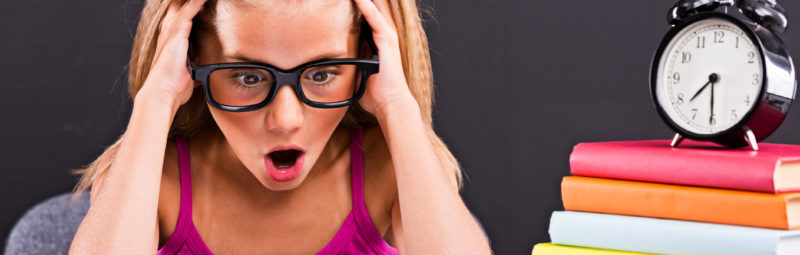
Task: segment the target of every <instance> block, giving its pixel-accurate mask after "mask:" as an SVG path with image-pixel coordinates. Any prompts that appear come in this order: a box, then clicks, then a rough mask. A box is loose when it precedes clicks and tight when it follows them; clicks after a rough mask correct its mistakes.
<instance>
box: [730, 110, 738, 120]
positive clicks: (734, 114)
mask: <svg viewBox="0 0 800 255" xmlns="http://www.w3.org/2000/svg"><path fill="white" fill-rule="evenodd" d="M738 118H739V115H737V114H736V110H731V121H736V119H738Z"/></svg>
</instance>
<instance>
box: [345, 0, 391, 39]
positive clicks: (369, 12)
mask: <svg viewBox="0 0 800 255" xmlns="http://www.w3.org/2000/svg"><path fill="white" fill-rule="evenodd" d="M354 1H355V2H356V6H358V9H359V10H360V11H361V14H363V15H364V19H366V20H367V23H369V26H370V27H371V28H372V33H374V34H380V35H389V34H393V33H394V29H392V28H391V27H390V26H389V24H388V23H387V22H386V19H385V18H384V17H383V14H381V12H380V11H379V10H378V8H377V7H376V6H375V4H373V3H372V1H370V0H354Z"/></svg>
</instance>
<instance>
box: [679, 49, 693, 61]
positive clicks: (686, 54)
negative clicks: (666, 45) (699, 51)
mask: <svg viewBox="0 0 800 255" xmlns="http://www.w3.org/2000/svg"><path fill="white" fill-rule="evenodd" d="M681 56H682V58H681V64H688V63H689V62H692V53H691V52H688V51H684V52H683V53H682V54H681Z"/></svg>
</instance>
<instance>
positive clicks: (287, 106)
mask: <svg viewBox="0 0 800 255" xmlns="http://www.w3.org/2000/svg"><path fill="white" fill-rule="evenodd" d="M353 11H354V10H353V6H352V3H351V2H350V1H348V0H320V1H280V0H277V1H276V0H272V1H264V3H258V2H255V3H250V4H242V3H238V1H219V2H218V4H217V6H216V19H215V21H214V24H213V25H214V27H215V28H216V33H204V34H201V35H200V37H199V44H200V45H195V47H196V48H197V49H198V50H197V58H196V60H195V61H196V62H197V64H198V65H208V64H215V63H228V62H260V63H265V64H269V65H272V66H275V67H277V68H280V69H283V70H289V69H292V68H294V67H296V66H299V65H301V64H304V63H307V62H310V61H314V60H319V59H336V58H355V57H356V56H357V55H358V54H357V53H358V39H359V38H358V31H357V30H355V29H354V24H353ZM209 109H210V112H211V115H212V116H213V118H214V120H215V121H216V123H217V125H218V126H219V128H220V130H221V131H222V134H223V135H224V136H225V138H226V140H227V141H228V144H229V145H230V147H231V149H232V150H233V152H234V154H235V155H236V156H237V157H238V160H240V161H241V162H242V164H243V165H244V166H245V167H247V169H248V170H249V171H250V172H251V173H252V174H253V175H254V176H255V177H256V178H257V179H258V180H259V182H261V184H262V185H264V186H265V187H267V188H268V189H271V190H290V189H294V188H296V187H298V186H299V185H300V184H301V183H302V182H303V181H304V180H305V179H306V177H307V176H308V174H309V172H310V171H311V169H312V167H313V166H314V165H315V163H317V159H318V158H319V156H320V154H321V153H322V151H323V149H324V148H325V146H326V144H327V143H328V140H329V139H330V137H331V134H332V133H333V131H334V130H335V129H336V127H337V126H338V124H339V122H340V121H341V120H342V118H343V117H344V115H345V113H346V111H347V107H340V108H332V109H323V108H313V107H310V106H308V105H305V104H304V103H303V102H302V101H300V99H299V98H298V96H297V95H296V94H295V92H294V90H293V89H292V87H291V86H280V89H279V90H278V92H277V94H276V96H275V97H274V98H273V99H272V101H271V102H270V103H269V104H268V105H267V106H266V107H264V108H261V109H259V110H256V111H250V112H227V111H221V110H219V109H216V108H213V107H210V106H209Z"/></svg>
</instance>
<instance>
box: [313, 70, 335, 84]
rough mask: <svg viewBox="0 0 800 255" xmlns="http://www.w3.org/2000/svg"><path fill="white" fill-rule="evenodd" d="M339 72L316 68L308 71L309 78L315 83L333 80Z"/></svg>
mask: <svg viewBox="0 0 800 255" xmlns="http://www.w3.org/2000/svg"><path fill="white" fill-rule="evenodd" d="M337 74H338V73H337V72H335V71H330V70H315V71H311V72H309V73H308V79H310V80H311V81H313V82H314V83H318V84H324V83H327V82H330V81H331V80H333V78H334V77H336V75H337Z"/></svg>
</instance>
